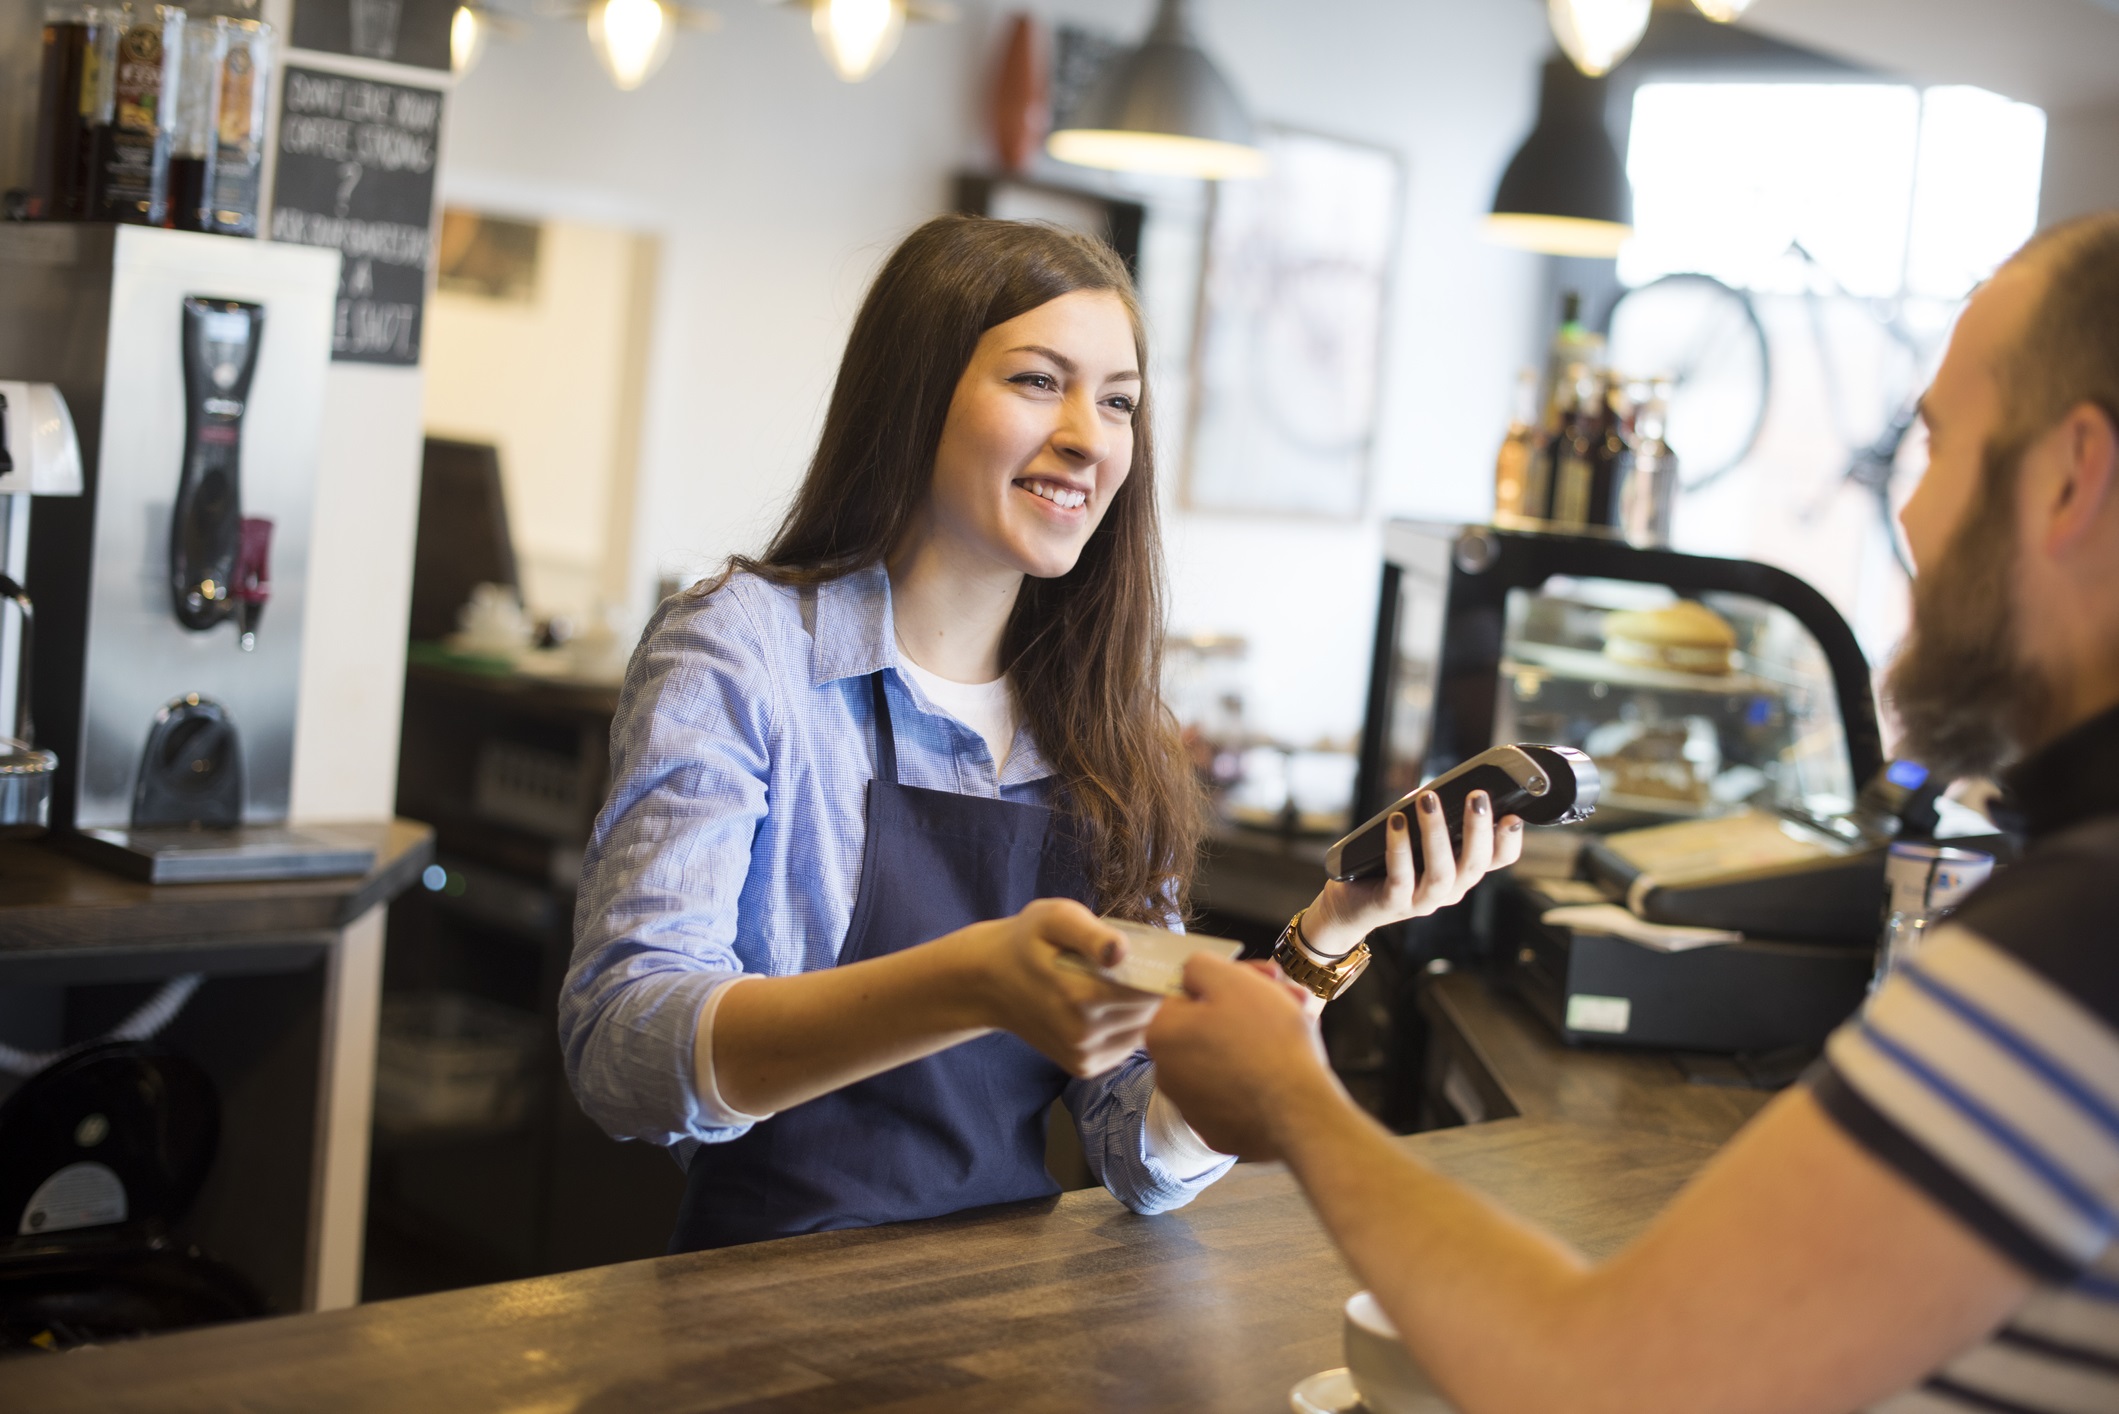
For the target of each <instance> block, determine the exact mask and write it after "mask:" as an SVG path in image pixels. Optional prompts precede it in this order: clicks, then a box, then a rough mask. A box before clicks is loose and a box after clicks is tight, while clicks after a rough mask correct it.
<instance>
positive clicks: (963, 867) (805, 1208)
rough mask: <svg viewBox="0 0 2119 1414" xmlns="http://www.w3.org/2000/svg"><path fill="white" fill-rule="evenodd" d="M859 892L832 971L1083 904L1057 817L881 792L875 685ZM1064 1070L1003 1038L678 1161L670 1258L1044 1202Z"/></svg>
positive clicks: (839, 1094)
mask: <svg viewBox="0 0 2119 1414" xmlns="http://www.w3.org/2000/svg"><path fill="white" fill-rule="evenodd" d="M870 682H871V685H872V687H873V689H874V693H875V720H876V776H875V779H874V780H871V781H870V782H869V783H868V839H867V843H866V845H865V846H864V848H863V850H862V854H861V883H860V893H859V894H858V895H857V896H856V898H855V901H854V911H853V919H852V921H851V922H850V923H849V924H848V925H847V928H846V941H845V943H844V944H843V945H842V946H841V947H840V949H839V961H840V962H841V963H849V962H859V961H861V960H862V959H863V958H870V957H883V956H886V955H887V954H890V953H894V952H898V951H900V950H901V949H904V948H909V947H915V946H917V945H919V944H921V943H925V942H929V941H931V940H933V939H935V938H939V937H941V936H942V935H943V934H944V933H951V932H954V931H956V930H957V929H959V928H962V927H964V926H965V925H967V924H971V923H978V922H983V921H985V920H987V919H992V918H1005V917H1007V916H1009V915H1010V914H1013V913H1015V912H1017V911H1018V910H1020V909H1021V908H1022V907H1023V906H1024V905H1025V904H1027V903H1029V902H1030V901H1031V900H1032V899H1037V898H1054V897H1063V898H1073V899H1078V900H1081V901H1083V902H1087V900H1088V897H1089V890H1088V883H1087V877H1086V875H1085V873H1084V872H1083V870H1082V868H1081V864H1080V855H1079V853H1078V852H1077V851H1076V850H1075V849H1074V848H1073V847H1072V845H1071V835H1070V833H1069V832H1068V831H1067V830H1066V829H1065V827H1064V825H1063V823H1062V822H1061V819H1060V817H1059V816H1058V815H1057V814H1056V813H1055V812H1053V811H1051V810H1048V809H1046V808H1045V807H1043V806H1040V805H1024V804H1018V803H1017V802H1014V801H1008V800H998V799H988V798H985V797H980V796H969V795H958V794H956V793H955V792H953V791H942V790H923V789H921V788H919V787H917V786H904V785H899V784H898V753H897V740H896V736H895V734H894V733H893V731H892V729H891V722H890V702H889V699H888V695H887V694H888V689H887V688H886V687H885V685H884V677H883V674H882V673H881V672H878V673H876V674H875V675H874V677H873V678H871V679H870ZM1066 1083H1067V1073H1066V1072H1065V1071H1063V1070H1061V1069H1060V1068H1059V1067H1058V1066H1057V1065H1054V1064H1053V1063H1052V1062H1051V1061H1049V1060H1047V1059H1045V1058H1044V1057H1043V1056H1041V1055H1039V1054H1038V1053H1037V1052H1036V1051H1035V1050H1033V1049H1031V1047H1030V1046H1028V1045H1027V1044H1025V1043H1024V1042H1023V1041H1021V1040H1020V1039H1018V1038H1017V1037H1015V1036H1013V1035H1010V1034H1009V1033H1007V1032H995V1033H994V1034H992V1035H989V1036H982V1037H980V1038H978V1039H977V1040H975V1041H967V1042H965V1043H963V1044H962V1045H958V1046H952V1047H951V1048H949V1049H948V1050H946V1051H942V1052H939V1053H938V1054H935V1055H931V1056H928V1057H927V1058H925V1059H924V1060H916V1061H913V1062H911V1063H909V1064H907V1065H901V1066H899V1067H897V1068H896V1069H895V1070H888V1071H885V1072H884V1073H883V1074H881V1075H877V1076H872V1077H870V1078H869V1079H867V1080H863V1081H860V1082H858V1083H856V1084H853V1085H849V1086H847V1087H845V1088H844V1089H842V1090H836V1091H833V1092H832V1093H831V1094H829V1095H820V1096H818V1097H817V1098H816V1099H814V1100H811V1101H809V1102H808V1103H807V1104H802V1105H797V1106H795V1107H794V1108H793V1109H791V1110H786V1111H784V1112H782V1113H780V1114H777V1115H774V1116H773V1117H772V1118H771V1119H768V1120H765V1121H763V1122H762V1123H760V1124H757V1125H754V1126H752V1127H751V1129H750V1130H749V1131H748V1132H747V1133H745V1134H744V1135H742V1136H741V1137H740V1138H737V1139H732V1140H730V1141H728V1142H727V1143H725V1144H703V1145H701V1146H700V1147H699V1150H698V1152H697V1153H696V1154H694V1155H693V1157H692V1163H691V1168H690V1170H689V1171H688V1176H687V1180H686V1183H685V1190H684V1202H683V1205H682V1206H681V1207H679V1209H678V1211H677V1230H676V1232H675V1234H674V1235H672V1237H671V1238H670V1250H671V1251H672V1252H692V1251H697V1250H698V1249H700V1248H704V1247H729V1246H733V1245H735V1244H737V1243H741V1242H758V1241H761V1240H763V1239H765V1238H769V1237H787V1236H790V1235H792V1234H794V1233H798V1232H823V1231H826V1230H828V1229H831V1228H841V1227H867V1226H871V1225H873V1224H875V1223H892V1222H906V1221H909V1220H911V1219H914V1218H931V1217H936V1216H939V1215H940V1214H943V1213H953V1212H957V1211H959V1210H960V1209H964V1208H976V1207H983V1206H984V1205H986V1204H989V1203H1010V1202H1015V1201H1017V1200H1019V1199H1024V1198H1042V1197H1047V1196H1050V1195H1051V1194H1054V1193H1057V1192H1059V1185H1058V1184H1056V1183H1054V1182H1053V1181H1052V1178H1051V1175H1049V1174H1048V1173H1046V1172H1045V1114H1046V1111H1047V1110H1049V1109H1050V1108H1051V1106H1052V1102H1053V1101H1054V1100H1055V1099H1057V1098H1059V1093H1060V1091H1061V1090H1062V1089H1063V1088H1065V1086H1066Z"/></svg>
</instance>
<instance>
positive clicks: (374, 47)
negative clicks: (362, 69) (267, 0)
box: [293, 0, 457, 70]
mask: <svg viewBox="0 0 2119 1414" xmlns="http://www.w3.org/2000/svg"><path fill="white" fill-rule="evenodd" d="M456 4H457V0H295V5H294V36H293V38H294V47H295V48H297V49H314V50H317V51H319V52H321V53H325V54H351V55H354V56H356V57H358V58H362V59H386V60H389V61H390V62H392V63H396V64H416V65H418V66H419V67H420V68H423V69H443V70H446V69H447V68H448V67H449V25H450V23H451V22H452V21H453V20H454V19H455V18H456Z"/></svg>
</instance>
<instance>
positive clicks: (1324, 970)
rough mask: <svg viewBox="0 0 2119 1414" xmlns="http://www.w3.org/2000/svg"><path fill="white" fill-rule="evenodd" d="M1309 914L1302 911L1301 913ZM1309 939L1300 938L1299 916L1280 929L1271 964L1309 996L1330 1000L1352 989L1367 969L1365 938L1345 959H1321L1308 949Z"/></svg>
mask: <svg viewBox="0 0 2119 1414" xmlns="http://www.w3.org/2000/svg"><path fill="white" fill-rule="evenodd" d="M1307 912H1309V910H1308V909H1304V910H1303V913H1307ZM1308 944H1309V940H1308V939H1307V938H1305V937H1303V935H1302V913H1298V914H1296V915H1295V916H1294V917H1293V918H1290V919H1289V920H1288V926H1287V927H1285V928H1283V929H1281V930H1280V938H1279V940H1278V941H1276V942H1275V943H1274V944H1273V962H1274V964H1275V965H1276V966H1277V967H1279V968H1280V970H1281V971H1282V972H1284V973H1286V974H1287V976H1288V979H1289V980H1290V981H1292V982H1295V983H1297V984H1299V985H1301V986H1303V987H1306V988H1308V989H1309V990H1310V992H1311V994H1312V995H1314V996H1317V997H1320V998H1322V999H1323V1000H1325V1001H1331V1000H1332V999H1333V998H1335V997H1338V996H1341V995H1343V994H1344V993H1345V991H1346V989H1347V988H1349V987H1351V986H1353V985H1354V982H1355V980H1356V979H1357V978H1359V977H1360V976H1361V974H1362V973H1363V972H1364V971H1366V970H1367V969H1368V965H1369V945H1368V942H1367V940H1366V939H1364V940H1362V941H1361V942H1359V943H1357V944H1355V945H1354V950H1353V951H1352V952H1350V953H1348V954H1347V955H1346V956H1344V957H1338V958H1329V959H1327V958H1321V957H1319V956H1317V955H1316V954H1315V953H1313V952H1311V951H1310V949H1309V945H1308Z"/></svg>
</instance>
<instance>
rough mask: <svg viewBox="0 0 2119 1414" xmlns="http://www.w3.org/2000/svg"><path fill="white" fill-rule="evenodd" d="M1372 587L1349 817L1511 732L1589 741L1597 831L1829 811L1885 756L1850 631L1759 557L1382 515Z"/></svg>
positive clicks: (1806, 589)
mask: <svg viewBox="0 0 2119 1414" xmlns="http://www.w3.org/2000/svg"><path fill="white" fill-rule="evenodd" d="M1382 588H1383V593H1382V600H1381V603H1380V605H1379V613H1378V622H1377V637H1376V654H1375V661H1374V664H1373V671H1372V674H1371V683H1370V701H1369V710H1368V714H1367V726H1366V729H1365V731H1364V735H1363V741H1362V753H1361V773H1360V782H1359V787H1358V790H1359V796H1360V799H1359V802H1358V807H1357V811H1356V818H1357V819H1358V818H1363V817H1365V816H1366V815H1367V814H1368V813H1372V812H1373V811H1375V810H1377V809H1380V808H1382V806H1383V805H1384V804H1385V803H1387V802H1388V801H1390V800H1392V799H1395V798H1396V797H1397V796H1399V795H1401V794H1403V793H1404V792H1406V791H1408V790H1411V789H1412V788H1413V787H1415V786H1417V785H1418V784H1420V782H1421V781H1423V780H1426V779H1428V778H1429V777H1431V776H1433V775H1436V774H1438V773H1440V772H1441V771H1444V770H1447V769H1449V768H1450V767H1451V766H1454V765H1456V764H1457V763H1458V762H1460V761H1462V760H1464V759H1465V758H1467V757H1469V756H1472V755H1474V754H1476V753H1478V752H1480V751H1483V750H1485V749H1486V748H1487V747H1489V746H1492V745H1495V744H1497V743H1501V742H1510V741H1536V742H1546V743H1550V744H1554V745H1561V746H1572V747H1575V748H1577V749H1579V750H1581V751H1583V752H1585V753H1586V754H1588V755H1589V756H1590V757H1591V759H1593V760H1594V761H1595V762H1596V763H1597V767H1598V770H1599V772H1600V773H1601V774H1602V776H1603V782H1604V793H1603V800H1602V804H1601V805H1600V806H1599V808H1598V811H1597V815H1596V818H1595V820H1594V822H1593V825H1594V828H1596V829H1599V830H1614V829H1624V828H1628V827H1632V826H1640V825H1649V824H1655V823H1660V822H1663V821H1672V820H1683V819H1697V818H1703V817H1711V816H1715V815H1720V814H1727V813H1733V812H1736V811H1740V810H1743V809H1746V808H1753V807H1755V808H1762V809H1766V810H1772V811H1776V812H1782V813H1786V814H1793V815H1802V816H1808V817H1812V818H1820V819H1822V818H1829V817H1832V816H1837V815H1841V814H1843V813H1845V812H1846V811H1848V810H1849V809H1851V808H1852V806H1853V805H1854V802H1855V797H1856V794H1857V792H1858V790H1859V788H1860V787H1861V785H1862V784H1863V783H1864V782H1866V781H1867V780H1868V779H1869V778H1870V777H1871V776H1873V775H1874V774H1875V773H1876V771H1877V770H1879V769H1880V768H1881V767H1882V764H1883V760H1882V750H1881V743H1880V739H1879V736H1878V732H1877V726H1876V711H1875V704H1874V701H1873V699H1872V697H1871V689H1870V685H1869V672H1868V665H1867V663H1866V662H1865V661H1864V660H1863V658H1862V655H1861V651H1860V649H1859V648H1858V647H1857V646H1856V644H1855V641H1854V635H1853V633H1852V631H1851V630H1849V629H1848V627H1847V625H1846V623H1845V622H1844V621H1843V620H1842V619H1841V618H1840V617H1839V615H1838V614H1837V613H1836V612H1835V611H1834V610H1833V609H1832V607H1831V606H1830V604H1828V603H1827V602H1826V601H1825V600H1824V598H1823V597H1822V596H1821V595H1819V594H1818V593H1817V591H1816V590H1814V589H1812V588H1811V587H1810V586H1809V585H1807V584H1805V583H1803V582H1802V581H1801V580H1798V579H1796V578H1794V577H1793V576H1791V575H1788V574H1786V573H1784V572H1783V571H1780V570H1777V569H1774V568H1772V567H1771V566H1768V565H1761V564H1755V563H1752V562H1749V561H1743V560H1723V559H1711V558H1705V557H1700V556H1692V555H1679V554H1673V553H1670V552H1668V551H1652V550H1637V549H1634V548H1632V547H1629V546H1627V545H1625V544H1623V543H1620V542H1616V541H1610V540H1604V539H1596V538H1589V537H1581V536H1568V535H1548V534H1541V533H1536V532H1530V531H1513V530H1497V529H1491V528H1487V527H1481V526H1474V527H1459V526H1451V525H1437V524H1431V523H1425V522H1415V521H1399V522H1395V523H1393V524H1392V525H1391V526H1390V527H1389V531H1388V533H1387V539H1386V565H1385V570H1384V577H1383V586H1382Z"/></svg>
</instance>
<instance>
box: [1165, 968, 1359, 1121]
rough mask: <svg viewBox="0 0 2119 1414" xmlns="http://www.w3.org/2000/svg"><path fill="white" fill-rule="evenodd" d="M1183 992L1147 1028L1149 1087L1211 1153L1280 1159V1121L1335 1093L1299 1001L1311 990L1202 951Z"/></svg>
mask: <svg viewBox="0 0 2119 1414" xmlns="http://www.w3.org/2000/svg"><path fill="white" fill-rule="evenodd" d="M1185 992H1186V995H1185V996H1182V997H1172V998H1170V999H1169V1000H1168V1001H1166V1002H1164V1003H1163V1005H1162V1010H1161V1011H1159V1012H1158V1013H1156V1017H1155V1020H1154V1022H1153V1024H1152V1025H1150V1026H1149V1027H1148V1054H1149V1055H1151V1056H1153V1057H1154V1059H1155V1073H1156V1084H1157V1085H1159V1086H1160V1087H1161V1088H1162V1091H1163V1093H1164V1094H1166V1095H1168V1096H1169V1097H1170V1099H1171V1100H1172V1101H1173V1102H1174V1103H1175V1104H1176V1106H1177V1108H1178V1109H1179V1111H1181V1112H1182V1113H1183V1114H1184V1117H1185V1120H1186V1122H1187V1123H1189V1124H1190V1125H1191V1126H1192V1128H1193V1129H1194V1130H1195V1131H1196V1132H1197V1133H1198V1134H1199V1137H1200V1138H1202V1139H1204V1140H1205V1141H1206V1142H1207V1143H1208V1145H1210V1146H1211V1147H1213V1148H1215V1149H1219V1150H1220V1151H1221V1152H1222V1153H1224V1154H1235V1155H1238V1156H1239V1157H1241V1158H1246V1159H1272V1158H1278V1157H1279V1153H1280V1148H1279V1141H1278V1140H1277V1139H1276V1138H1275V1132H1276V1129H1277V1127H1278V1120H1279V1118H1280V1116H1281V1115H1282V1114H1283V1113H1284V1112H1285V1111H1286V1110H1287V1109H1288V1108H1289V1107H1297V1108H1299V1107H1302V1106H1305V1105H1311V1104H1316V1103H1319V1102H1322V1103H1330V1102H1332V1101H1333V1100H1335V1099H1336V1098H1337V1096H1338V1094H1339V1085H1338V1082H1337V1081H1336V1080H1335V1079H1333V1077H1332V1073H1331V1070H1330V1068H1329V1067H1328V1066H1327V1065H1326V1064H1325V1058H1324V1046H1323V1043H1322V1042H1321V1041H1320V1040H1319V1039H1318V1036H1317V1027H1316V1023H1315V1021H1314V1019H1313V1018H1312V1016H1311V1015H1310V1014H1309V1012H1308V1011H1307V1010H1306V1009H1305V1007H1304V1005H1303V1003H1304V1002H1305V1001H1306V1000H1308V998H1309V993H1308V992H1306V991H1304V990H1303V989H1302V988H1300V987H1298V986H1296V985H1295V984H1294V983H1292V982H1289V981H1288V980H1286V979H1285V978H1283V977H1282V976H1281V975H1280V973H1279V972H1278V971H1277V970H1276V969H1274V968H1273V967H1272V966H1271V965H1270V964H1247V963H1237V962H1223V961H1222V960H1221V959H1220V958H1218V957H1211V956H1209V955H1207V954H1205V953H1196V954H1194V955H1193V956H1192V958H1191V959H1190V960H1189V961H1187V962H1186V963H1185Z"/></svg>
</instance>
